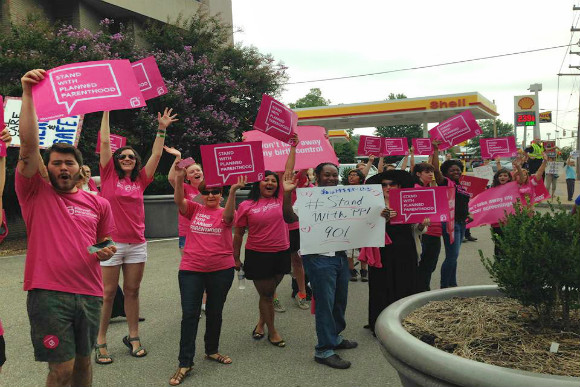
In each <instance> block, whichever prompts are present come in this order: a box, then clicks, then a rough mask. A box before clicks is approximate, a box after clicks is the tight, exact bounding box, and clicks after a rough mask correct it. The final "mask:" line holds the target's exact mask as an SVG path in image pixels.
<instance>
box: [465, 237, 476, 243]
mask: <svg viewBox="0 0 580 387" xmlns="http://www.w3.org/2000/svg"><path fill="white" fill-rule="evenodd" d="M465 240H467V241H470V242H475V241H476V240H477V238H475V237H472V236H471V235H470V236H467V237H465Z"/></svg>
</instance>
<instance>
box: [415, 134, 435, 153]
mask: <svg viewBox="0 0 580 387" xmlns="http://www.w3.org/2000/svg"><path fill="white" fill-rule="evenodd" d="M412 140H413V153H414V154H416V155H418V156H429V155H432V154H433V144H432V143H431V139H430V138H413V139H412Z"/></svg>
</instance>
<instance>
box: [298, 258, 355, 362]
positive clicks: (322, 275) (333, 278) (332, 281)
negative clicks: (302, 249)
mask: <svg viewBox="0 0 580 387" xmlns="http://www.w3.org/2000/svg"><path fill="white" fill-rule="evenodd" d="M336 254H337V255H336V256H334V257H327V256H323V255H318V254H311V255H304V256H302V263H303V264H304V270H305V271H306V274H307V275H308V278H309V279H310V285H311V286H312V294H313V296H314V304H315V317H316V336H317V337H318V344H317V345H316V347H315V354H314V356H316V357H320V358H327V357H330V356H332V355H334V348H335V347H336V346H337V345H339V344H340V343H341V342H342V340H343V339H342V336H340V332H342V331H343V330H344V328H346V320H345V319H344V313H345V311H346V302H347V299H348V281H349V278H350V272H349V270H348V260H347V258H346V254H345V253H344V252H343V251H340V252H337V253H336Z"/></svg>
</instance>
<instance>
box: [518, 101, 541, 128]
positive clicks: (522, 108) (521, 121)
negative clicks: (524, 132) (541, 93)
mask: <svg viewBox="0 0 580 387" xmlns="http://www.w3.org/2000/svg"><path fill="white" fill-rule="evenodd" d="M537 105H538V101H537V99H536V96H535V95H534V94H531V95H517V96H515V97H514V123H515V125H516V126H534V125H536V122H537V117H536V108H537Z"/></svg>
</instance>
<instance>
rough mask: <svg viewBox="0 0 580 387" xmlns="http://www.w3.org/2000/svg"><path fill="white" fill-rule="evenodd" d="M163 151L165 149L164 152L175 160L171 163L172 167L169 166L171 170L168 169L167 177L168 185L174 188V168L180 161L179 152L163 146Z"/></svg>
mask: <svg viewBox="0 0 580 387" xmlns="http://www.w3.org/2000/svg"><path fill="white" fill-rule="evenodd" d="M163 149H165V152H167V153H169V154H170V155H172V156H175V160H174V161H173V165H171V168H169V175H168V176H167V180H169V184H171V186H172V187H173V188H175V166H176V165H177V163H179V162H180V161H181V152H180V151H178V150H177V149H175V148H170V147H168V146H166V145H164V146H163Z"/></svg>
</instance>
